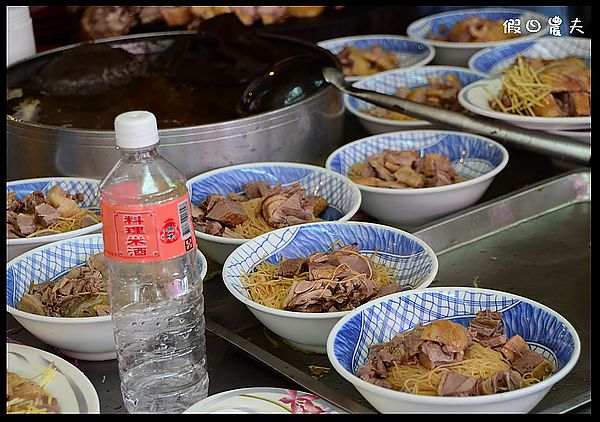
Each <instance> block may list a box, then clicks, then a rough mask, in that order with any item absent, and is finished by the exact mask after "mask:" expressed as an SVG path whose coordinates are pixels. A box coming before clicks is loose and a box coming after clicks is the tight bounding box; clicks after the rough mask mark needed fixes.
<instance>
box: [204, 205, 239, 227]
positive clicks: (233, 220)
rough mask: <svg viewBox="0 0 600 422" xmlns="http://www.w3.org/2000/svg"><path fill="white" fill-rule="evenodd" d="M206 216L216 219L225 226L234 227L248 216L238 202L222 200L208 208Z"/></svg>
mask: <svg viewBox="0 0 600 422" xmlns="http://www.w3.org/2000/svg"><path fill="white" fill-rule="evenodd" d="M206 218H207V219H211V220H215V221H218V222H219V223H221V224H223V225H224V226H227V227H236V226H238V225H240V224H242V223H243V222H244V221H246V220H247V219H248V216H247V215H246V211H245V210H244V206H243V205H242V204H241V203H240V202H237V201H228V200H223V201H219V202H217V203H215V204H214V205H213V206H212V207H211V208H210V211H209V212H208V213H207V214H206Z"/></svg>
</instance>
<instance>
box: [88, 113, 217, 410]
mask: <svg viewBox="0 0 600 422" xmlns="http://www.w3.org/2000/svg"><path fill="white" fill-rule="evenodd" d="M115 133H116V141H117V147H118V148H119V150H120V152H121V156H120V159H119V161H118V162H117V164H116V165H115V166H114V167H113V169H112V170H111V171H110V172H109V174H108V175H107V176H106V178H105V179H104V180H103V181H102V183H101V184H100V208H101V212H102V219H103V228H102V232H103V238H104V255H105V256H106V258H107V260H108V264H109V268H110V270H109V271H110V277H109V285H108V295H109V301H110V308H111V314H112V320H113V324H114V335H115V340H116V344H117V359H118V363H119V374H120V378H121V392H122V395H123V402H124V404H125V407H126V409H127V411H129V412H130V413H181V412H183V411H184V410H186V409H187V408H189V407H190V406H191V405H192V404H194V403H196V402H198V401H199V400H202V399H204V398H206V396H207V395H208V373H207V370H206V340H205V334H204V330H205V323H204V299H203V293H202V279H201V271H200V270H201V268H200V263H199V260H198V259H197V258H198V255H197V254H198V251H197V249H196V239H195V236H194V232H193V228H192V226H191V206H190V199H189V194H188V191H187V188H186V180H185V177H184V176H183V175H182V174H181V173H180V172H179V171H178V170H177V169H176V168H175V167H174V166H173V165H172V164H170V163H169V162H168V161H167V160H165V159H164V158H163V157H162V156H161V155H159V154H158V152H157V149H156V147H157V145H158V142H159V139H158V128H157V123H156V118H155V117H154V115H153V114H152V113H150V112H147V111H132V112H127V113H123V114H121V115H119V116H117V118H116V119H115Z"/></svg>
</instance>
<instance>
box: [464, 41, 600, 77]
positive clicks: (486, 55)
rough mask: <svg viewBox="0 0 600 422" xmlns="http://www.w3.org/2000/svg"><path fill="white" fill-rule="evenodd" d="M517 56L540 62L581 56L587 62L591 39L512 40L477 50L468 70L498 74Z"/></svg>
mask: <svg viewBox="0 0 600 422" xmlns="http://www.w3.org/2000/svg"><path fill="white" fill-rule="evenodd" d="M517 54H519V55H521V56H522V57H533V58H536V59H543V60H556V59H564V58H565V57H581V58H582V59H584V60H586V61H588V62H591V60H592V40H591V39H589V38H580V37H560V38H557V37H545V38H539V39H537V40H532V41H514V42H510V43H507V44H504V45H499V46H496V47H488V48H485V49H483V50H481V51H478V52H477V53H475V54H474V55H473V56H472V57H471V58H470V59H469V68H470V69H472V70H474V71H476V72H481V73H484V74H487V75H490V76H495V75H499V74H500V73H501V72H502V71H503V70H504V69H507V68H508V67H510V66H512V64H513V63H514V62H515V59H516V58H517Z"/></svg>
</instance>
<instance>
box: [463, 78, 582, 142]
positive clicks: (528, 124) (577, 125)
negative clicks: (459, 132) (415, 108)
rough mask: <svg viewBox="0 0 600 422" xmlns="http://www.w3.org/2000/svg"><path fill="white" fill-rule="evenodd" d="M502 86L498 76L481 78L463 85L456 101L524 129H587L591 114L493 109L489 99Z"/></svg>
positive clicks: (487, 115) (485, 115)
mask: <svg viewBox="0 0 600 422" xmlns="http://www.w3.org/2000/svg"><path fill="white" fill-rule="evenodd" d="M501 88H502V81H501V79H500V78H495V79H482V80H480V81H477V82H473V83H472V84H470V85H468V86H466V87H464V88H463V89H461V90H460V92H459V94H458V102H459V103H460V105H462V106H463V107H464V108H466V109H467V110H469V111H470V112H472V113H475V114H478V115H480V116H484V117H490V118H492V119H497V120H502V121H504V122H506V123H510V124H512V125H515V126H519V127H523V128H526V129H534V130H544V131H549V130H550V131H557V130H579V129H589V128H590V127H591V126H592V117H591V116H580V117H537V116H521V115H516V114H510V113H504V112H501V111H496V110H493V109H492V107H491V105H490V101H491V100H492V99H493V95H497V94H498V92H500V89H501Z"/></svg>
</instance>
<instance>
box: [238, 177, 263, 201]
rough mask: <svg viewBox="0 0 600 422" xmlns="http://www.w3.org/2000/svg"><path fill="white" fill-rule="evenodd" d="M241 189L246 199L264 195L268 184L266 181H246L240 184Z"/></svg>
mask: <svg viewBox="0 0 600 422" xmlns="http://www.w3.org/2000/svg"><path fill="white" fill-rule="evenodd" d="M242 189H243V190H244V193H245V194H246V196H247V197H248V199H256V198H260V197H262V196H264V195H266V193H267V192H268V191H269V189H270V185H269V182H266V181H260V182H248V183H245V184H243V185H242Z"/></svg>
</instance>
